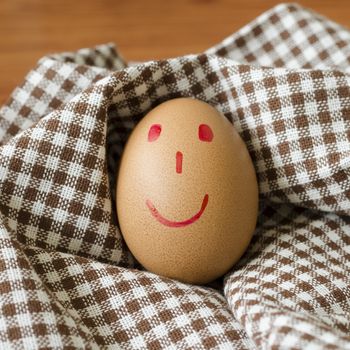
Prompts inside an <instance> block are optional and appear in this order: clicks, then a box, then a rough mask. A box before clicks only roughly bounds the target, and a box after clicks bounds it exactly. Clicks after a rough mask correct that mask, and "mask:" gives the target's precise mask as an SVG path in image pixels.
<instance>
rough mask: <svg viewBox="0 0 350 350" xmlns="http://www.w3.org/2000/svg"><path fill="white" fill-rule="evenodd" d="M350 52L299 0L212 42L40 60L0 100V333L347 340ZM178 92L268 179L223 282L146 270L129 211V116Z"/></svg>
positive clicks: (122, 344) (26, 342)
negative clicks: (191, 50)
mask: <svg viewBox="0 0 350 350" xmlns="http://www.w3.org/2000/svg"><path fill="white" fill-rule="evenodd" d="M349 63H350V32H349V31H348V30H347V29H345V28H343V27H341V26H339V25H338V24H336V23H333V22H331V21H329V20H327V19H326V18H324V17H321V16H319V15H317V14H315V13H313V12H311V11H309V10H305V9H303V8H301V7H300V6H298V5H294V4H292V5H291V4H282V5H279V6H277V7H275V8H273V9H272V10H270V11H268V12H266V13H265V14H263V15H262V16H260V17H259V18H257V19H256V20H255V21H254V22H252V23H250V24H249V25H247V26H246V27H244V28H243V29H242V30H240V31H239V32H238V33H236V34H233V35H232V36H230V37H229V38H227V39H225V40H224V41H223V42H222V43H221V44H219V45H217V46H215V47H213V48H211V49H209V50H208V51H207V52H206V53H204V54H199V55H189V56H184V57H179V58H174V59H168V60H162V61H153V62H147V63H143V64H137V65H135V66H130V67H127V66H126V64H125V63H124V61H123V59H122V58H121V57H120V55H119V54H118V53H117V52H116V51H115V49H114V47H113V46H112V45H105V46H99V47H96V48H94V49H83V50H80V51H78V52H77V53H64V54H58V55H51V56H48V57H46V58H43V59H42V60H40V61H39V63H38V66H37V67H36V68H35V69H34V70H33V71H31V72H30V73H29V74H28V75H27V77H26V78H25V81H24V83H23V84H22V86H21V87H18V88H17V89H16V90H15V91H14V93H13V94H12V96H11V97H10V99H9V101H8V102H7V104H6V105H5V106H3V107H2V108H1V109H0V234H1V236H0V292H1V295H0V348H14V349H15V348H16V349H17V348H24V347H25V348H28V349H36V348H55V349H60V348H72V349H100V348H104V349H107V348H108V349H111V348H112V349H115V348H125V349H145V348H150V349H207V348H214V349H255V348H258V349H350V200H349V199H350V162H349V159H350V132H349V130H350V90H349V89H350V88H349V87H350V75H349V73H350V72H349V68H348V67H349ZM180 96H191V97H195V98H198V99H201V100H204V101H207V102H208V103H210V104H211V105H213V106H215V107H216V108H217V109H218V110H219V111H221V112H222V113H223V114H224V115H225V116H226V117H227V118H228V119H229V120H230V121H231V122H232V123H233V125H234V127H235V128H236V129H237V130H238V132H239V133H240V135H241V136H242V138H243V139H244V141H245V142H246V145H247V147H248V150H249V152H250V154H251V157H252V159H253V161H254V165H255V169H256V172H257V176H258V181H259V189H260V214H259V219H258V224H257V229H256V232H255V235H254V238H253V241H252V242H251V244H250V246H249V247H248V250H247V252H246V253H245V255H244V256H243V257H242V259H241V260H240V261H239V262H238V264H237V265H236V266H234V268H233V269H232V271H231V272H230V273H228V274H227V276H226V278H225V279H224V283H223V284H224V285H223V290H222V288H220V284H217V285H212V286H211V287H209V286H202V287H199V286H191V285H185V284H182V283H179V282H177V281H172V280H169V279H165V278H162V277H159V276H156V275H154V274H151V273H148V272H146V271H142V270H139V269H135V267H137V266H138V265H137V263H136V262H135V261H134V259H133V257H132V256H131V254H130V252H129V251H128V250H127V247H126V246H125V244H124V242H123V239H122V236H121V234H120V231H119V229H118V223H117V220H116V215H115V209H114V208H115V198H114V192H115V188H114V186H115V175H116V172H117V168H118V161H119V158H120V155H121V153H122V151H123V147H124V145H125V142H126V140H127V138H128V136H129V134H130V132H131V130H132V129H133V128H134V127H135V125H136V124H137V122H138V121H139V120H140V119H141V118H142V117H143V116H144V115H145V114H146V113H147V112H148V111H149V110H150V109H151V108H153V107H154V106H156V105H158V104H159V103H161V102H163V101H165V100H168V99H171V98H175V97H180ZM219 185H220V184H218V186H219ZM213 286H214V287H215V288H213Z"/></svg>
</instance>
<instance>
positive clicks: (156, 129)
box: [148, 124, 162, 142]
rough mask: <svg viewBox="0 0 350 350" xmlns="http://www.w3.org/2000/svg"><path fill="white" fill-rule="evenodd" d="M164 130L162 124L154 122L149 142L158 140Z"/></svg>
mask: <svg viewBox="0 0 350 350" xmlns="http://www.w3.org/2000/svg"><path fill="white" fill-rule="evenodd" d="M161 131H162V126H161V125H160V124H153V125H152V126H151V127H150V128H149V131H148V142H153V141H155V140H157V138H158V137H159V135H160V132H161Z"/></svg>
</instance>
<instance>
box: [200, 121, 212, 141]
mask: <svg viewBox="0 0 350 350" xmlns="http://www.w3.org/2000/svg"><path fill="white" fill-rule="evenodd" d="M198 137H199V139H200V140H201V141H205V142H211V140H212V139H213V137H214V135H213V131H212V130H211V128H210V126H209V125H207V124H201V125H199V128H198Z"/></svg>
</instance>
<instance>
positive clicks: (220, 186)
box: [117, 98, 258, 284]
mask: <svg viewBox="0 0 350 350" xmlns="http://www.w3.org/2000/svg"><path fill="white" fill-rule="evenodd" d="M257 211H258V186H257V180H256V176H255V171H254V167H253V164H252V161H251V159H250V156H249V153H248V151H247V149H246V146H245V144H244V142H243V141H242V139H241V138H240V136H239V135H238V133H237V132H236V130H235V129H234V127H233V126H232V124H231V123H230V122H229V121H228V120H227V119H226V118H225V117H224V116H223V115H221V114H220V113H219V112H218V111H217V110H216V109H215V108H213V107H211V106H210V105H209V104H207V103H205V102H202V101H199V100H195V99H192V98H178V99H174V100H170V101H167V102H165V103H162V104H161V105H159V106H157V107H156V108H154V109H153V110H151V111H150V112H149V113H148V114H147V115H146V116H145V117H144V118H143V119H142V120H141V121H140V122H139V124H138V125H137V126H136V128H135V129H134V130H133V132H132V134H131V136H130V138H129V140H128V142H127V145H126V147H125V150H124V153H123V156H122V160H121V164H120V169H119V174H118V182H117V213H118V219H119V223H120V228H121V231H122V234H123V236H124V238H125V241H126V243H127V245H128V247H129V248H130V250H131V252H132V253H133V254H134V255H135V257H136V259H137V260H138V261H139V262H140V263H141V264H142V265H143V266H144V267H145V268H146V269H148V270H149V271H151V272H154V273H157V274H159V275H163V276H166V277H170V278H174V279H177V280H180V281H183V282H187V283H197V284H202V283H207V282H210V281H212V280H214V279H216V278H217V277H219V276H221V275H223V274H224V273H225V272H227V271H228V270H229V269H230V268H231V267H232V265H233V264H234V263H235V262H236V261H237V260H238V259H239V258H240V257H241V255H242V254H243V253H244V251H245V249H246V248H247V246H248V244H249V242H250V240H251V237H252V234H253V231H254V228H255V225H256V219H257Z"/></svg>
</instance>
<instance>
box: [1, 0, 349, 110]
mask: <svg viewBox="0 0 350 350" xmlns="http://www.w3.org/2000/svg"><path fill="white" fill-rule="evenodd" d="M277 3H279V1H273V0H265V1H262V0H260V1H259V0H235V1H233V0H177V1H167V0H85V1H79V0H77V1H72V0H60V1H48V0H1V1H0V34H1V35H0V48H1V49H0V67H1V68H0V72H1V78H0V104H1V103H3V102H4V101H5V100H6V98H7V97H8V95H9V94H10V92H11V91H12V89H13V88H14V87H15V86H16V85H17V84H19V83H20V82H21V81H22V79H23V76H24V75H25V74H26V72H27V71H28V70H29V69H30V68H31V67H33V66H34V65H35V63H36V61H37V60H38V59H39V58H40V57H41V56H44V55H46V54H48V53H52V52H60V51H67V50H76V49H78V48H81V47H90V46H95V45H96V44H101V43H106V42H110V41H112V42H115V43H117V45H118V47H119V49H120V51H121V52H122V54H123V55H124V57H125V58H126V59H128V60H137V61H140V60H150V59H157V58H166V57H171V56H178V55H183V54H188V53H195V52H201V51H203V50H205V49H206V48H208V47H210V46H212V45H214V44H216V43H217V42H219V41H221V40H222V39H223V38H224V37H226V36H228V35H229V34H231V33H233V32H234V31H236V30H238V29H239V28H240V27H242V26H243V25H245V24H246V23H248V22H249V21H251V20H252V19H254V18H255V17H256V16H258V15H259V14H260V13H262V12H263V11H265V10H267V9H269V8H271V7H272V6H274V5H276V4H277ZM300 3H301V4H302V5H304V6H305V7H309V8H312V9H314V10H315V11H317V12H319V13H321V14H324V15H325V16H327V17H329V18H331V19H333V20H335V21H337V22H339V23H341V24H343V25H348V24H349V19H350V1H349V0H318V1H317V0H302V1H300Z"/></svg>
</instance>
